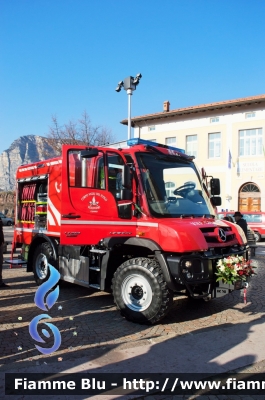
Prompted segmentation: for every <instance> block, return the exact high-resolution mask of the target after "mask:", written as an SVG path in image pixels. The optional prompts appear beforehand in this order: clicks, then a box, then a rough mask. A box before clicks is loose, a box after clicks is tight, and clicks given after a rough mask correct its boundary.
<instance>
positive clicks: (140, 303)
mask: <svg viewBox="0 0 265 400" xmlns="http://www.w3.org/2000/svg"><path fill="white" fill-rule="evenodd" d="M112 293H113V297H114V302H115V304H116V306H117V308H118V309H119V310H120V312H121V315H123V316H124V317H125V318H126V319H128V320H129V321H133V322H137V323H148V324H154V323H155V322H158V321H160V320H161V319H162V318H163V317H164V316H165V315H166V314H167V312H168V310H169V308H170V306H171V305H172V303H173V292H172V291H171V290H170V289H169V288H168V287H167V284H166V282H165V281H164V277H163V273H162V270H161V268H160V265H159V263H158V261H157V260H153V259H149V258H142V257H141V258H134V259H130V260H127V261H126V262H125V263H123V264H122V265H121V266H120V267H119V268H118V269H117V271H116V272H115V274H114V277H113V280H112Z"/></svg>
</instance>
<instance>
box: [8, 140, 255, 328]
mask: <svg viewBox="0 0 265 400" xmlns="http://www.w3.org/2000/svg"><path fill="white" fill-rule="evenodd" d="M193 159H194V157H191V156H188V155H186V154H185V153H184V151H183V150H181V149H177V148H173V147H169V146H165V145H160V144H157V143H154V142H148V141H144V140H141V139H131V140H130V141H128V148H126V149H114V148H107V147H91V146H76V145H64V146H62V156H61V157H58V158H53V159H50V160H44V161H40V162H36V163H34V164H30V165H23V166H20V167H19V168H18V170H17V176H16V179H17V196H16V199H17V200H16V201H17V208H16V222H15V230H14V240H13V252H14V251H15V249H16V248H22V255H23V257H24V259H25V262H27V271H32V272H33V274H34V277H35V280H36V282H37V284H42V283H43V282H44V281H45V280H47V279H48V278H49V265H53V266H55V267H56V268H57V269H58V270H59V272H60V275H61V280H64V281H67V282H72V283H75V284H79V285H82V286H86V287H88V288H94V289H99V290H104V291H108V290H110V289H111V291H112V293H113V297H114V301H115V304H116V306H117V308H118V309H119V310H120V312H121V314H122V315H123V316H124V317H125V318H127V319H128V320H131V321H134V322H139V323H155V322H157V321H159V320H161V319H162V318H163V317H164V316H165V315H166V313H167V312H168V310H169V308H170V306H171V304H172V302H173V296H174V295H175V294H176V293H181V294H185V295H188V296H189V297H191V298H193V299H202V298H204V299H206V298H207V299H209V298H214V297H219V296H221V295H224V294H226V293H227V291H226V290H225V289H224V290H221V288H220V287H219V283H217V282H216V276H215V271H216V263H217V262H218V260H219V259H220V258H224V257H226V256H228V255H231V254H237V255H243V256H244V257H245V258H246V259H247V257H248V256H247V246H246V243H245V238H244V235H242V232H241V230H240V228H238V227H237V226H236V225H234V224H229V223H226V222H224V221H220V220H217V219H215V211H214V207H216V206H217V205H220V204H221V198H220V197H217V196H216V195H219V194H220V184H219V180H218V179H214V178H212V177H210V178H211V179H210V181H209V182H208V183H207V178H208V179H209V177H207V176H206V175H205V174H204V173H203V174H202V173H201V172H200V171H199V170H198V169H197V168H196V166H195V164H194V161H193ZM207 184H209V189H207Z"/></svg>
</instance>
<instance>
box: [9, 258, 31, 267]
mask: <svg viewBox="0 0 265 400" xmlns="http://www.w3.org/2000/svg"><path fill="white" fill-rule="evenodd" d="M27 263H28V262H27V261H25V260H22V259H21V258H13V259H12V260H5V264H11V265H24V264H27Z"/></svg>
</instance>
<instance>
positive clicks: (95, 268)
mask: <svg viewBox="0 0 265 400" xmlns="http://www.w3.org/2000/svg"><path fill="white" fill-rule="evenodd" d="M89 269H91V270H92V271H100V268H99V267H89Z"/></svg>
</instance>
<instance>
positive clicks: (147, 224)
mask: <svg viewBox="0 0 265 400" xmlns="http://www.w3.org/2000/svg"><path fill="white" fill-rule="evenodd" d="M61 224H62V225H121V226H124V225H130V226H137V227H141V226H153V227H156V228H157V227H158V223H157V222H140V223H139V222H121V221H80V220H76V219H75V220H74V221H73V220H62V221H61Z"/></svg>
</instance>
